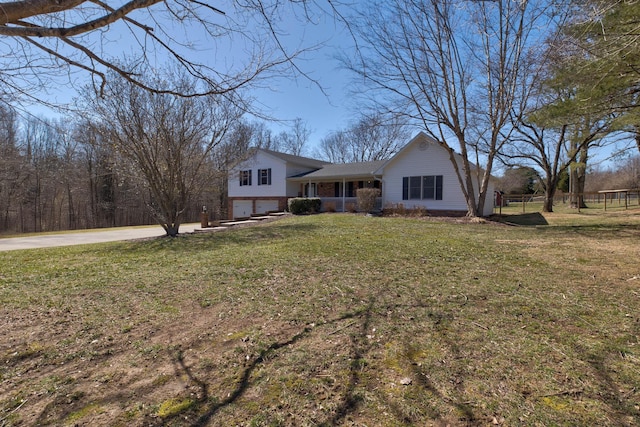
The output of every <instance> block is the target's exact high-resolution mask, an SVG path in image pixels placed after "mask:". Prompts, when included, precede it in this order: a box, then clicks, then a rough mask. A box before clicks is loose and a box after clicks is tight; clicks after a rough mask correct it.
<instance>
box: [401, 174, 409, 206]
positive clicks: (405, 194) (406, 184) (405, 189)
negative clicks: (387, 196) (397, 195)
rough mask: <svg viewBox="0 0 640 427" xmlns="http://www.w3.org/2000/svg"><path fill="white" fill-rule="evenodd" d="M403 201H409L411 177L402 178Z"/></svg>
mask: <svg viewBox="0 0 640 427" xmlns="http://www.w3.org/2000/svg"><path fill="white" fill-rule="evenodd" d="M402 200H409V177H408V176H405V177H404V178H402Z"/></svg>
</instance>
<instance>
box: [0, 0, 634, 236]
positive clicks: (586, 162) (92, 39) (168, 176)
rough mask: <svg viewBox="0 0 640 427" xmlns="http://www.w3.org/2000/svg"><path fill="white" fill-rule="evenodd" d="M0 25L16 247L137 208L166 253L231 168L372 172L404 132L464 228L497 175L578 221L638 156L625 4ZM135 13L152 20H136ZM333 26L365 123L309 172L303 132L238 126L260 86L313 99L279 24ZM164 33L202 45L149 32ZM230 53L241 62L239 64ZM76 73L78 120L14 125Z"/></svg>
mask: <svg viewBox="0 0 640 427" xmlns="http://www.w3.org/2000/svg"><path fill="white" fill-rule="evenodd" d="M0 6H1V7H2V8H3V11H4V15H3V18H2V19H1V20H0V36H3V37H4V40H5V50H6V49H10V52H9V53H11V55H9V54H8V55H4V56H2V61H5V63H4V64H3V65H4V67H3V68H2V71H0V80H1V81H2V82H3V84H4V85H3V89H2V91H3V92H2V93H1V94H0V95H1V96H0V101H2V102H4V104H3V105H4V108H3V119H2V120H3V123H5V124H6V126H5V130H3V132H4V136H3V138H4V139H3V141H4V142H3V148H2V149H3V153H6V156H3V160H2V161H3V169H2V174H3V179H2V195H3V196H4V198H5V201H3V212H5V213H4V214H3V215H4V216H3V219H4V222H5V223H6V224H7V227H9V225H8V224H9V223H11V224H12V225H11V227H13V228H14V229H20V230H25V231H26V230H44V229H51V228H55V227H63V226H64V225H63V224H66V226H67V227H70V228H73V227H80V226H93V225H103V224H109V223H110V221H113V218H119V216H118V215H121V212H119V211H118V207H119V206H122V205H123V204H124V205H127V206H129V205H128V203H129V201H131V203H132V205H133V204H135V205H136V206H137V207H138V208H139V209H143V208H144V209H145V212H146V214H144V215H150V216H151V217H152V218H153V219H154V220H156V221H157V222H159V223H161V224H162V225H163V226H164V227H165V229H166V231H167V234H169V235H175V234H176V233H177V231H178V227H179V225H180V222H181V221H184V220H185V218H187V217H188V216H189V215H191V212H193V211H194V210H195V208H193V207H191V206H192V204H194V203H196V201H197V200H202V194H205V193H206V192H207V191H213V193H212V194H210V195H209V196H207V197H209V198H211V199H215V200H216V202H215V203H214V205H215V206H218V207H216V208H215V209H217V210H219V211H220V212H221V213H220V214H221V215H222V214H223V213H222V211H223V209H224V207H223V204H224V203H223V200H222V197H223V196H221V194H223V193H224V192H226V188H225V184H224V182H225V179H224V171H225V168H228V167H229V164H231V163H232V162H233V161H234V160H236V159H237V158H238V157H237V156H240V155H242V153H243V152H245V153H246V150H247V149H248V148H249V147H251V146H262V147H266V148H271V149H280V150H283V151H289V152H291V153H293V154H298V155H300V154H315V157H324V158H327V159H329V160H331V161H334V162H346V161H364V160H374V159H381V158H386V157H388V156H390V155H391V154H393V152H394V150H397V144H398V143H400V142H399V141H402V140H403V136H402V135H403V134H402V132H404V131H406V126H409V127H414V128H419V129H421V130H423V131H425V132H426V133H427V134H429V135H430V136H431V137H432V138H433V139H434V140H436V141H437V142H438V143H439V144H440V145H441V146H442V147H443V148H444V149H446V150H447V151H448V152H449V156H450V160H451V164H452V166H453V168H454V170H455V172H456V174H457V178H458V183H459V185H460V188H461V190H462V192H463V194H464V196H465V198H466V201H467V211H468V215H469V216H477V215H479V213H480V212H482V211H483V206H484V205H485V204H486V203H491V200H492V197H491V196H492V195H490V194H489V193H488V189H489V188H490V187H489V182H490V181H491V180H492V179H493V173H494V172H495V171H496V170H498V169H499V168H507V170H509V169H513V168H516V167H519V168H522V167H529V168H532V169H533V170H535V171H536V174H537V176H538V182H539V185H540V187H541V188H542V190H543V191H544V194H545V204H544V210H545V211H552V210H553V199H554V194H555V191H556V190H557V188H558V187H559V186H560V185H561V183H562V182H563V180H564V179H565V177H568V181H569V182H570V183H571V188H570V192H571V193H572V194H573V195H574V197H572V200H571V203H572V205H574V206H576V207H578V206H583V205H584V201H583V200H581V199H580V196H579V195H580V194H581V193H584V190H585V185H586V176H587V171H588V170H589V168H590V159H591V158H592V156H593V154H594V152H595V151H596V150H601V149H604V148H606V149H609V150H610V149H611V147H614V146H615V148H616V149H617V150H618V151H619V152H620V153H623V154H624V153H627V152H628V150H629V149H630V147H631V146H632V145H633V142H635V145H636V146H637V148H638V149H640V130H639V129H640V125H639V123H640V120H639V119H640V117H638V102H637V101H638V94H639V93H640V72H638V70H639V69H640V55H638V52H640V49H639V42H640V35H639V33H638V31H637V26H638V24H637V16H640V4H639V3H638V2H635V1H625V0H587V1H582V0H581V1H572V0H563V1H558V2H549V1H547V0H527V1H512V0H495V1H490V2H483V1H480V2H476V1H463V0H421V1H414V0H372V1H369V2H361V3H356V4H354V3H351V2H340V1H322V0H316V1H308V2H289V1H285V0H275V1H272V2H261V1H255V2H254V1H250V2H233V3H232V4H231V5H228V8H229V9H227V10H222V9H219V8H217V7H215V6H212V5H209V4H205V3H199V2H196V3H182V2H179V3H175V4H174V3H172V2H170V1H167V2H157V1H155V0H152V1H148V2H126V1H125V2H124V3H123V4H122V5H121V7H119V8H117V9H116V8H112V7H110V6H108V5H106V4H101V5H98V6H93V5H91V6H87V5H85V4H83V3H79V2H75V1H62V2H59V1H53V0H51V1H50V2H48V1H47V0H44V1H42V2H38V3H37V4H32V3H31V2H29V1H25V2H21V1H18V2H8V3H0ZM140 9H143V10H144V11H145V12H148V13H149V15H145V14H136V11H139V10H140ZM327 16H329V17H330V18H331V19H333V20H334V22H335V23H336V25H337V24H339V25H341V27H342V28H343V29H345V31H346V32H347V33H348V34H349V35H350V37H352V39H353V41H354V43H353V44H354V46H355V48H354V51H350V52H345V54H344V55H343V56H342V58H341V59H340V61H341V64H342V66H343V68H345V69H346V70H348V71H350V72H351V73H352V75H353V76H354V84H353V85H352V88H353V91H354V94H353V95H354V96H353V98H354V99H356V100H358V102H359V103H360V106H361V108H360V109H361V110H362V111H374V112H375V113H373V114H369V115H366V114H365V115H363V116H362V118H360V119H356V120H355V121H354V123H353V124H352V125H351V126H350V127H349V128H348V129H345V130H337V131H335V132H334V133H332V134H331V135H328V136H326V137H325V138H324V139H323V140H322V141H321V143H320V145H319V147H318V148H317V151H316V152H314V153H309V152H308V151H305V150H306V147H305V144H306V142H307V140H308V135H309V131H308V129H306V127H305V125H304V122H303V121H302V120H301V119H297V120H295V121H294V123H293V126H292V127H291V131H290V132H286V131H285V132H282V133H280V134H275V135H274V134H273V133H271V131H269V129H268V125H261V124H256V123H253V122H250V121H247V120H248V119H247V118H246V117H248V114H249V113H256V109H255V108H254V106H253V105H252V100H251V88H252V87H255V85H260V84H263V83H264V82H265V81H268V80H267V79H269V78H270V77H274V76H290V77H292V78H293V77H295V78H299V77H302V78H305V79H307V80H308V81H310V82H311V83H312V84H317V85H319V86H321V85H320V82H318V81H316V80H314V79H313V78H312V77H311V76H310V75H309V74H308V73H305V71H304V70H303V69H302V68H301V66H300V64H301V60H302V59H303V58H304V55H306V54H309V53H310V52H313V49H314V47H315V46H310V47H308V48H305V47H302V48H296V49H294V50H289V49H288V48H287V47H286V46H287V44H286V43H285V41H284V35H285V34H286V31H283V30H282V28H281V27H280V25H281V24H282V23H283V22H289V19H290V18H291V17H294V18H295V22H296V23H297V25H300V26H306V25H312V24H313V22H316V21H317V20H318V19H320V18H321V17H327ZM71 22H73V23H74V24H70V23H71ZM118 24H122V25H124V26H125V29H126V30H127V31H129V32H131V33H132V35H133V36H134V38H133V40H135V41H136V43H137V44H138V45H137V46H136V48H135V49H133V50H134V52H137V53H136V54H135V55H134V56H133V57H126V55H125V54H123V53H122V51H120V53H122V56H120V57H117V56H113V55H112V49H111V48H113V47H120V46H119V44H118V43H115V46H114V40H113V39H110V35H111V34H115V33H117V32H114V31H112V29H113V28H115V26H116V25H118ZM171 25H180V26H184V27H185V29H187V28H188V29H190V30H191V29H194V28H198V29H199V31H200V32H195V31H193V32H191V31H185V32H184V33H180V32H172V31H154V30H155V29H156V28H154V27H158V28H159V29H161V30H163V29H164V27H165V26H167V28H168V27H169V26H171ZM180 34H181V35H180ZM190 34H193V35H196V34H197V36H196V39H193V38H191V39H189V35H190ZM182 36H185V37H186V39H182V38H179V37H182ZM197 37H204V39H206V42H207V43H210V44H211V45H213V46H215V47H216V49H215V52H214V54H213V55H212V61H211V62H207V61H206V60H201V59H199V60H197V61H196V60H195V59H193V58H195V57H189V56H188V53H192V54H193V53H194V52H195V53H196V54H197V52H198V46H201V44H199V43H198V40H197ZM235 46H245V47H246V49H244V51H246V52H248V53H249V54H248V55H245V56H244V57H243V58H242V59H243V60H240V58H235V53H234V52H235V51H236V50H235V49H234V47H235ZM297 46H302V45H301V44H300V45H297ZM183 49H184V51H183ZM115 51H118V49H115ZM159 51H164V54H165V55H167V57H168V58H169V61H168V64H166V65H165V66H164V67H162V69H164V70H166V71H164V72H163V71H159V70H160V68H159V67H158V66H157V64H155V63H152V58H154V57H156V54H157V53H158V52H159ZM196 57H197V58H202V56H197V55H196ZM233 59H237V60H233ZM219 64H227V65H225V66H223V68H220V67H221V66H220V65H219ZM60 67H62V69H61V68H60ZM75 73H85V74H88V75H89V76H90V77H91V80H90V83H89V85H87V86H86V87H85V89H84V93H83V96H82V97H81V98H82V101H81V106H80V108H79V109H78V111H79V118H76V117H74V118H69V119H68V121H67V122H64V123H63V122H57V123H56V122H51V121H47V120H40V119H33V120H31V119H28V120H26V121H25V123H24V124H21V125H20V126H18V125H16V123H17V121H16V119H15V116H14V113H13V110H12V109H11V108H10V107H11V106H12V105H14V104H15V103H16V102H17V103H20V102H24V101H25V99H30V98H33V96H32V95H31V93H32V92H34V90H33V89H38V88H42V87H43V86H45V85H46V84H49V83H51V82H57V81H58V80H56V79H59V78H61V76H62V77H64V76H68V77H69V78H70V81H69V83H72V82H73V81H74V78H75V75H76V74H75ZM40 101H42V100H40ZM257 116H260V114H259V113H258V114H257ZM361 124H362V126H360V125H361ZM51 129H56V130H55V131H53V130H51ZM249 136H250V137H249ZM621 141H622V142H621ZM243 150H244V151H243ZM458 159H461V161H459V160H458ZM474 165H478V166H480V167H479V168H475V167H474ZM23 166H24V167H23ZM54 172H55V173H54ZM216 180H218V181H216ZM82 182H84V184H81V183H82ZM213 182H217V183H218V184H217V186H216V187H215V189H212V188H211V187H210V183H213ZM87 183H88V184H87ZM76 186H84V191H81V190H78V189H77V188H76ZM74 188H76V190H75V191H74ZM12 215H13V216H12ZM144 215H142V214H139V215H138V216H137V217H138V218H143V217H144Z"/></svg>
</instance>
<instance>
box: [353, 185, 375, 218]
mask: <svg viewBox="0 0 640 427" xmlns="http://www.w3.org/2000/svg"><path fill="white" fill-rule="evenodd" d="M356 197H357V198H358V209H359V210H360V211H362V212H368V213H371V212H373V211H374V210H375V209H376V198H378V197H380V190H379V189H377V188H359V189H358V190H357V191H356Z"/></svg>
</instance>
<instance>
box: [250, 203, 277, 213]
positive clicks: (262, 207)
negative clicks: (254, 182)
mask: <svg viewBox="0 0 640 427" xmlns="http://www.w3.org/2000/svg"><path fill="white" fill-rule="evenodd" d="M277 210H278V201H277V200H256V212H255V213H257V214H263V213H267V212H275V211H277Z"/></svg>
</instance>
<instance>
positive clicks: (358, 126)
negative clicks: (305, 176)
mask: <svg viewBox="0 0 640 427" xmlns="http://www.w3.org/2000/svg"><path fill="white" fill-rule="evenodd" d="M408 138H409V133H408V130H407V126H406V123H405V122H404V119H403V118H402V117H401V116H399V115H391V116H390V117H387V116H385V115H384V114H382V113H372V114H363V115H362V116H361V117H360V119H358V120H357V121H356V122H354V123H353V124H351V125H350V126H349V127H347V128H346V129H344V130H339V131H335V132H332V133H331V134H329V135H328V136H326V137H325V138H324V139H323V140H322V141H321V142H320V147H319V152H318V155H319V157H323V158H326V159H328V160H329V161H331V162H333V163H351V162H368V161H374V160H386V159H389V158H390V157H391V156H393V155H394V154H395V153H396V152H397V151H398V150H399V149H400V148H401V147H402V146H403V145H404V144H405V143H406V142H407V140H408Z"/></svg>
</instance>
